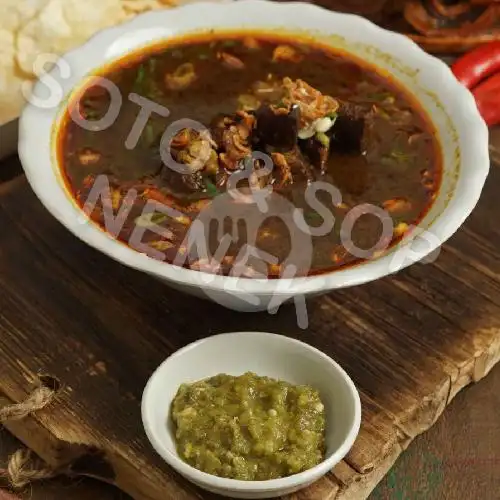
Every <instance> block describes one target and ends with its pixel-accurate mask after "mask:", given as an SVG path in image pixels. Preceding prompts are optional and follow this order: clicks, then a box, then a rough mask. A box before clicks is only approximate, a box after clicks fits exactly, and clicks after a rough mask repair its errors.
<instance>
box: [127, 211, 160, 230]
mask: <svg viewBox="0 0 500 500" xmlns="http://www.w3.org/2000/svg"><path fill="white" fill-rule="evenodd" d="M166 220H167V215H166V214H164V213H161V212H153V213H145V214H142V215H139V217H137V218H136V219H135V221H134V222H135V224H136V225H137V226H139V227H151V226H154V225H155V224H161V223H162V222H164V221H166Z"/></svg>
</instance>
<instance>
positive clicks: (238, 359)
mask: <svg viewBox="0 0 500 500" xmlns="http://www.w3.org/2000/svg"><path fill="white" fill-rule="evenodd" d="M248 371H251V372H254V373H256V374H257V375H261V376H269V377H273V378H276V379H280V380H284V381H286V382H290V383H292V384H308V385H310V386H312V387H315V388H316V389H317V390H318V391H319V392H320V395H321V398H322V401H323V403H324V404H325V410H326V418H327V429H326V444H327V456H326V459H325V461H324V462H322V463H321V464H320V465H318V466H316V467H314V468H313V469H310V470H308V471H305V472H302V473H300V474H296V475H294V476H290V477H286V478H282V479H273V480H270V481H236V480H234V479H225V478H220V477H216V476H212V475H210V474H206V473H204V472H201V471H199V470H197V469H195V468H193V467H191V466H190V465H188V464H186V463H185V462H183V461H182V460H181V459H180V458H179V456H178V454H177V452H176V448H175V435H174V431H173V428H172V426H173V424H172V422H171V421H170V420H169V419H168V415H169V409H170V404H171V403H172V400H173V399H174V397H175V395H176V393H177V390H178V388H179V386H180V385H181V384H182V383H186V382H187V383H190V382H196V381H198V380H202V379H205V378H207V377H212V376H214V375H218V374H220V373H226V374H228V375H242V374H243V373H245V372H248ZM142 419H143V423H144V428H145V430H146V433H147V435H148V438H149V440H150V441H151V444H152V445H153V447H154V448H155V450H156V451H157V452H158V454H159V455H160V456H161V457H163V459H164V460H165V461H166V462H167V463H168V464H169V465H170V466H171V467H173V468H174V469H175V470H176V471H177V472H179V473H180V474H182V475H183V476H184V477H186V478H187V479H189V480H190V481H192V482H193V483H195V484H197V485H198V486H200V487H202V488H204V489H206V490H209V491H212V492H214V493H219V494H221V495H225V496H229V497H232V498H272V497H277V496H281V495H286V494H289V493H292V492H294V491H297V490H299V489H302V488H305V487H306V486H308V485H310V484H312V483H313V482H315V481H316V480H318V479H319V478H320V477H321V476H323V475H324V474H326V473H327V472H328V471H329V470H331V469H333V467H334V466H335V465H336V464H337V463H338V462H340V460H342V458H343V457H344V456H345V455H346V454H347V452H348V451H349V450H350V448H351V447H352V445H353V443H354V441H355V439H356V436H357V435H358V432H359V426H360V423H361V403H360V399H359V394H358V391H357V390H356V387H355V386H354V384H353V382H352V380H351V379H350V378H349V376H348V375H347V374H346V373H345V371H344V370H343V369H342V368H341V367H340V366H339V365H338V364H337V363H335V361H333V360H332V359H331V358H329V357H328V356H327V355H326V354H324V353H322V352H321V351H318V350H317V349H315V348H313V347H311V346H309V345H307V344H304V343H303V342H299V341H298V340H294V339H290V338H288V337H284V336H281V335H275V334H271V333H261V332H238V333H225V334H222V335H216V336H214V337H209V338H206V339H204V340H200V341H198V342H195V343H194V344H191V345H188V346H187V347H184V348H183V349H181V350H180V351H177V352H176V353H174V354H173V355H172V356H170V358H168V359H167V360H166V361H165V362H164V363H163V364H162V365H160V367H159V368H158V369H157V370H156V372H155V373H154V374H153V375H152V377H151V378H150V380H149V382H148V384H147V386H146V389H145V390H144V395H143V398H142Z"/></svg>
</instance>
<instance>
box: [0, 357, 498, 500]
mask: <svg viewBox="0 0 500 500" xmlns="http://www.w3.org/2000/svg"><path fill="white" fill-rule="evenodd" d="M498 415H500V366H497V367H496V368H494V369H493V371H492V372H491V374H490V375H489V376H488V377H486V378H485V379H484V380H483V381H481V383H480V384H477V385H475V386H471V387H470V388H469V389H467V390H465V391H463V392H462V393H460V394H459V395H458V396H457V398H456V399H455V400H454V401H453V402H452V404H451V405H450V407H449V408H448V409H447V410H446V411H445V413H444V414H443V416H442V417H441V418H440V419H439V420H438V422H437V423H436V425H435V426H434V427H432V428H431V429H430V430H429V431H428V432H426V433H425V434H423V435H422V436H419V437H418V438H417V439H416V440H415V441H414V442H413V443H412V444H411V445H410V447H409V448H408V450H407V451H406V452H405V453H404V454H403V455H402V456H401V458H400V459H399V460H398V462H397V463H396V465H395V466H394V467H393V468H392V470H391V472H390V473H389V474H388V475H387V476H386V477H385V478H384V479H383V480H382V482H381V483H380V485H379V486H378V488H377V489H376V490H375V492H374V493H373V494H372V495H371V496H370V499H369V500H443V499H446V500H470V499H472V498H480V499H483V500H498V499H499V498H500V493H499V492H500V473H499V470H500V419H499V418H498ZM19 446H20V443H19V442H18V441H17V440H16V439H15V438H14V437H13V436H11V435H10V434H9V433H8V432H6V431H5V432H3V433H0V467H1V466H2V465H3V463H5V462H6V460H7V457H8V456H9V454H10V453H13V452H14V451H15V450H17V449H18V447H19ZM21 498H22V499H23V500H62V499H66V498H70V499H71V500H92V499H94V498H98V499H99V500H130V498H129V497H128V496H127V495H125V494H124V493H122V492H121V491H119V490H118V489H116V488H112V487H110V486H107V485H104V484H103V483H100V482H97V481H93V480H90V479H84V480H67V479H66V480H61V479H56V480H52V481H46V482H42V483H37V484H35V485H33V487H32V488H29V489H27V490H26V491H25V492H24V493H23V494H22V495H21ZM0 500H12V499H7V498H3V497H2V495H1V490H0ZM16 500H17V499H16ZM317 500H323V499H317ZM325 500H326V499H325ZM352 500H356V499H355V498H353V499H352Z"/></svg>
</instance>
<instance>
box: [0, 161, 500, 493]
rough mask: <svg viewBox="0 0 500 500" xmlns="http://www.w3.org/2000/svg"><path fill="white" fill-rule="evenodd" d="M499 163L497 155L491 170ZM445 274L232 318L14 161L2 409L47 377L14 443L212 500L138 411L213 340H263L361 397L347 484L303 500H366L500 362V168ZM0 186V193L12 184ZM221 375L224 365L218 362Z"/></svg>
mask: <svg viewBox="0 0 500 500" xmlns="http://www.w3.org/2000/svg"><path fill="white" fill-rule="evenodd" d="M493 157H495V155H493ZM493 163H494V164H493V166H492V171H491V174H490V177H489V179H488V182H487V185H486V187H485V190H484V193H483V196H482V199H481V201H480V203H479V206H478V207H477V209H476V210H475V211H474V212H473V214H472V215H471V217H470V218H469V219H468V221H467V223H466V224H465V227H463V228H462V229H461V230H460V231H459V232H458V233H457V234H456V235H455V236H454V237H453V238H452V239H451V240H450V242H449V243H448V244H446V245H445V246H444V248H443V249H442V252H441V254H440V256H439V258H438V260H437V261H436V262H435V263H433V264H427V265H422V264H416V265H414V266H412V267H411V268H409V269H407V270H406V271H404V272H402V273H399V274H398V275H396V276H394V277H391V278H387V279H383V280H380V281H377V282H375V283H372V284H368V285H365V286H360V287H356V288H352V289H347V290H343V291H337V292H333V293H330V294H329V295H326V296H323V297H318V298H315V299H312V300H310V301H308V311H309V327H308V328H307V330H301V329H300V328H299V327H298V326H297V322H296V317H295V310H294V309H293V307H289V306H287V307H284V308H282V309H280V310H279V312H278V313H277V314H276V315H274V316H273V315H269V314H267V313H262V314H261V313H259V314H255V313H252V314H244V313H237V312H233V311H229V310H226V309H223V308H222V307H220V306H218V305H215V304H213V303H211V302H208V301H203V300H199V299H195V298H193V297H190V296H187V295H184V294H182V293H179V292H176V291H173V290H171V289H169V288H168V287H167V286H165V285H164V284H162V283H160V282H158V281H156V280H154V279H152V278H150V277H149V276H146V275H144V274H141V273H138V272H135V271H132V270H130V269H128V268H125V267H123V266H121V265H119V264H117V263H116V262H114V261H112V260H110V259H109V258H107V257H105V256H103V255H101V254H99V253H98V252H96V251H94V250H92V249H90V248H89V247H87V246H86V245H84V244H83V243H81V242H80V241H79V240H78V239H76V238H75V237H73V236H72V235H71V234H70V233H69V232H67V231H66V230H65V229H64V228H63V227H62V226H61V225H60V224H59V223H58V222H57V221H55V220H54V219H53V218H52V217H51V216H50V215H49V213H48V212H47V211H46V210H45V209H44V208H43V207H42V205H41V204H40V203H39V201H38V200H37V199H36V197H35V196H34V194H33V193H32V191H31V189H30V187H29V185H28V183H27V182H26V180H25V179H24V177H23V176H21V175H17V176H16V175H14V174H15V173H16V171H18V170H19V165H18V163H17V160H16V159H14V160H12V161H10V162H9V163H8V164H5V163H4V164H2V165H0V167H1V168H0V172H2V174H0V175H4V177H6V176H7V175H8V176H9V177H12V176H14V178H13V179H11V180H4V181H3V182H0V227H1V231H0V393H1V394H3V398H2V399H0V405H2V404H7V403H12V402H17V401H21V400H23V399H24V398H25V397H26V395H27V394H28V393H29V392H30V391H31V390H32V388H33V380H34V379H35V377H36V376H37V374H44V375H49V376H52V377H54V378H55V379H57V380H58V381H59V382H60V384H61V389H60V391H59V392H58V394H57V398H56V400H55V401H54V402H53V403H52V404H51V405H50V406H49V407H48V408H46V409H44V410H42V411H40V412H39V413H37V414H36V415H34V416H33V417H31V418H29V419H27V420H23V421H21V422H18V423H16V424H10V425H9V426H8V428H9V430H10V431H11V432H13V433H14V434H15V435H16V436H17V437H19V438H20V439H21V440H22V441H23V442H24V443H25V444H26V445H27V446H28V447H30V448H32V449H33V450H34V451H35V452H36V453H38V454H39V455H40V456H41V457H42V458H43V459H44V460H45V461H46V462H48V464H50V465H51V466H61V465H67V464H68V463H69V462H73V463H74V465H73V472H74V473H75V474H87V475H90V476H94V477H99V478H101V479H103V480H105V481H108V482H110V483H113V484H116V485H117V486H118V487H119V488H121V489H122V490H123V491H125V492H127V493H129V494H130V495H131V496H132V497H134V498H136V499H137V500H170V499H171V500H194V499H214V498H216V497H215V496H213V495H209V494H207V493H205V492H202V491H200V490H198V489H196V488H195V487H193V486H192V485H190V484H188V483H186V482H185V481H184V480H182V479H181V478H179V477H178V476H177V475H176V474H175V473H174V472H173V471H172V470H171V469H169V467H168V466H167V465H165V464H164V463H163V462H162V461H161V460H160V459H159V458H158V457H157V456H156V454H155V453H154V452H153V450H152V449H151V447H150V445H149V443H148V441H147V439H146V436H145V434H144V432H143V429H142V425H141V418H140V407H139V403H140V399H141V394H142V390H143V387H144V384H145V382H146V380H147V379H148V377H149V376H150V374H151V373H152V371H153V370H154V369H155V368H156V367H157V366H158V364H159V363H160V362H162V361H163V360H164V359H165V358H166V357H167V356H168V355H169V354H171V353H172V352H174V351H175V350H177V349H178V348H180V347H182V346H184V345H186V344H188V343H190V342H192V341H194V340H196V339H199V338H201V337H204V336H207V335H212V334H216V333H221V332H226V331H239V330H263V331H270V332H275V333H280V334H285V335H289V336H291V337H295V338H299V339H301V340H303V341H305V342H308V343H310V344H312V345H314V346H316V347H318V348H319V349H322V350H323V351H324V352H326V353H327V354H329V355H331V356H332V357H333V358H335V359H336V360H337V361H338V362H339V363H340V364H341V365H342V366H343V367H344V368H345V369H346V370H347V371H348V372H349V374H350V375H351V376H352V378H353V380H354V382H355V383H356V384H357V386H358V388H359V390H360V392H361V399H362V404H363V422H362V427H361V432H360V434H359V437H358V439H357V441H356V443H355V445H354V447H353V448H352V450H351V451H350V453H349V454H348V456H347V457H346V459H345V460H344V461H342V462H341V463H340V464H339V465H338V466H337V467H336V468H335V470H334V471H333V472H332V473H331V474H329V475H328V476H327V477H325V478H324V479H322V480H320V481H319V482H318V483H316V484H315V485H313V486H312V487H311V488H309V489H307V490H305V491H303V492H300V493H298V494H296V495H294V499H295V500H299V499H300V500H334V499H335V500H338V499H356V500H358V499H364V498H366V497H367V496H368V494H369V493H370V491H371V490H372V489H373V488H374V486H375V485H376V484H377V482H378V481H379V480H380V479H381V478H382V477H383V476H384V474H385V473H386V472H387V470H388V469H389V468H390V466H391V465H392V464H393V463H394V461H395V460H396V458H397V457H398V455H399V454H400V453H401V451H402V450H403V449H405V448H406V447H407V446H408V444H409V443H410V442H411V441H412V440H413V439H414V437H415V436H416V435H418V434H419V433H421V432H424V431H425V430H426V429H428V428H429V427H430V426H431V425H432V424H433V423H434V422H435V420H436V419H437V418H438V417H439V415H440V414H441V412H442V411H443V410H444V409H445V407H446V406H447V404H448V403H449V402H450V401H451V400H452V399H453V397H454V396H455V395H456V394H457V392H458V391H459V390H460V389H462V388H463V387H464V386H466V385H467V384H469V383H470V382H472V381H477V380H479V379H481V378H482V377H484V376H485V375H486V374H487V373H488V371H489V370H490V369H491V368H492V366H493V365H494V364H495V363H496V362H497V361H498V360H499V359H500V230H499V226H498V215H499V212H498V192H499V188H500V168H499V167H498V163H497V161H496V160H495V158H494V161H493ZM0 181H1V179H0ZM214 362H215V363H216V360H214Z"/></svg>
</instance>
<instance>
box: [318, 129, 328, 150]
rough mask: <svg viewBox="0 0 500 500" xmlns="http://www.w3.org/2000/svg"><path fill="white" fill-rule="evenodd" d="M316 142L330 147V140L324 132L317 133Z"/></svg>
mask: <svg viewBox="0 0 500 500" xmlns="http://www.w3.org/2000/svg"><path fill="white" fill-rule="evenodd" d="M316 140H317V141H319V142H320V143H321V145H322V146H324V147H325V148H327V147H329V146H330V138H329V137H328V136H327V135H326V134H325V133H324V132H316Z"/></svg>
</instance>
